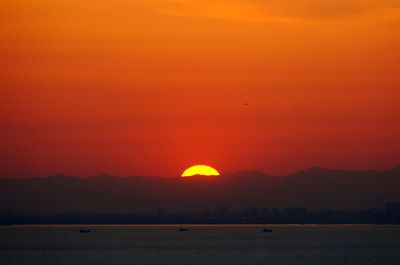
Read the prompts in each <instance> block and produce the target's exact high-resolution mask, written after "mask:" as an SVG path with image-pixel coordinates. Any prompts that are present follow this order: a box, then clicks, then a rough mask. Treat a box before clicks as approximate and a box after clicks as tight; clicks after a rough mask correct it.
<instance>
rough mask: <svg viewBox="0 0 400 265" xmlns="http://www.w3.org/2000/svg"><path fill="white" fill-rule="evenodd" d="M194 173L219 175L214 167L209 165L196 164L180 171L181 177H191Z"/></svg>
mask: <svg viewBox="0 0 400 265" xmlns="http://www.w3.org/2000/svg"><path fill="white" fill-rule="evenodd" d="M195 175H200V176H219V175H220V174H219V172H218V171H217V170H216V169H215V168H212V167H210V166H206V165H196V166H192V167H189V168H188V169H186V170H185V171H184V172H183V173H182V175H181V177H191V176H195Z"/></svg>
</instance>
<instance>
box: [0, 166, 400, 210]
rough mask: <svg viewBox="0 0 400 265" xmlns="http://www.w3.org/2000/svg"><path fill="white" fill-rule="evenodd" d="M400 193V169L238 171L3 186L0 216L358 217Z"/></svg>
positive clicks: (5, 181) (2, 182)
mask: <svg viewBox="0 0 400 265" xmlns="http://www.w3.org/2000/svg"><path fill="white" fill-rule="evenodd" d="M399 187H400V167H397V168H393V169H391V170H388V171H383V172H378V171H374V170H336V169H325V168H321V167H314V168H310V169H306V170H303V171H299V172H297V173H294V174H290V175H287V176H269V175H266V174H264V173H262V172H257V171H241V172H235V173H230V174H225V175H221V176H218V177H200V176H195V177H192V178H178V177H177V178H165V177H124V178H120V177H114V176H110V175H106V174H104V175H100V176H94V177H89V178H85V179H83V178H78V177H68V176H64V175H56V176H48V177H43V178H39V177H35V178H28V179H11V178H2V179H0V201H1V202H2V203H1V204H0V214H54V213H77V212H78V213H86V212H87V213H128V212H150V211H155V210H157V209H160V208H162V209H165V210H169V211H182V210H187V211H195V210H205V209H215V208H218V207H220V206H225V207H229V208H230V209H243V208H245V207H248V206H249V205H255V206H258V207H266V208H274V207H276V208H285V207H307V208H310V209H323V208H329V209H337V210H348V209H354V210H357V209H368V208H381V207H382V206H383V205H384V203H386V202H398V201H400V193H399V192H398V189H399Z"/></svg>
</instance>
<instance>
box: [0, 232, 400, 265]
mask: <svg viewBox="0 0 400 265" xmlns="http://www.w3.org/2000/svg"><path fill="white" fill-rule="evenodd" d="M180 228H183V229H181V230H184V231H180ZM264 228H267V229H271V230H272V232H263V229H264ZM81 229H84V231H83V232H85V233H82V232H81V231H80V230H81ZM73 264H76V265H202V264H207V265H244V264H265V265H275V264H276V265H301V264H304V265H339V264H340V265H349V264H350V265H351V264H357V265H380V264H382V265H400V226H399V225H393V226H390V225H65V226H64V225H34V226H9V227H1V228H0V265H73Z"/></svg>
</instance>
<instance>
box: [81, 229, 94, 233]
mask: <svg viewBox="0 0 400 265" xmlns="http://www.w3.org/2000/svg"><path fill="white" fill-rule="evenodd" d="M79 232H80V233H90V232H92V231H90V229H83V228H82V229H81V230H79Z"/></svg>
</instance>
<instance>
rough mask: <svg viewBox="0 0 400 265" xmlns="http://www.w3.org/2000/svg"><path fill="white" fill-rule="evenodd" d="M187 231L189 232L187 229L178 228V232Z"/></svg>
mask: <svg viewBox="0 0 400 265" xmlns="http://www.w3.org/2000/svg"><path fill="white" fill-rule="evenodd" d="M187 231H189V229H187V228H183V227H180V228H179V232H187Z"/></svg>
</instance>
